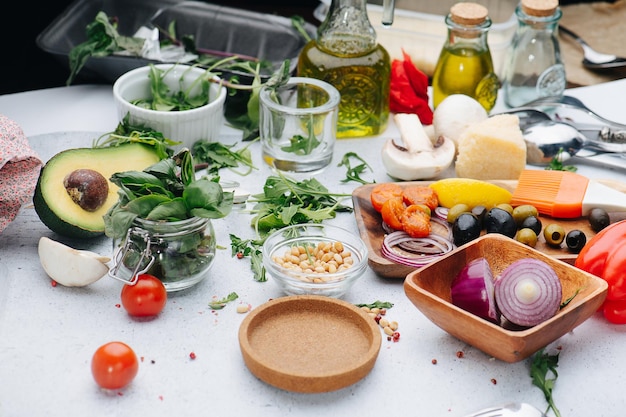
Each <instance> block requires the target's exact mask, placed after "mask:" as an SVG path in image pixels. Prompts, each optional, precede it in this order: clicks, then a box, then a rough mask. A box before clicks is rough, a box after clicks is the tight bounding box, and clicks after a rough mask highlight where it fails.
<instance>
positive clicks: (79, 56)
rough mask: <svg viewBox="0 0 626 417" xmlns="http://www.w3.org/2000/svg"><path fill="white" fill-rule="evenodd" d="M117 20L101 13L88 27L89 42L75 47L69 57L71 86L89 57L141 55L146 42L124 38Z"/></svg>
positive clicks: (68, 80) (68, 83) (69, 82)
mask: <svg viewBox="0 0 626 417" xmlns="http://www.w3.org/2000/svg"><path fill="white" fill-rule="evenodd" d="M117 24H118V21H117V18H109V17H108V16H107V14H106V13H104V12H102V11H100V12H98V14H96V18H95V20H94V21H93V22H91V23H89V24H88V25H87V29H86V31H87V40H86V41H85V42H83V43H80V44H78V45H76V46H75V47H73V48H72V49H71V50H70V53H69V55H68V58H69V67H70V75H69V77H68V79H67V81H66V84H67V85H68V86H69V85H71V84H72V82H74V79H75V78H76V75H77V74H78V73H79V72H80V70H81V69H82V68H83V67H84V66H85V63H86V62H87V60H88V59H89V57H92V56H93V57H103V56H108V55H111V54H113V53H114V52H117V51H123V50H126V51H129V52H131V53H133V52H134V53H135V54H136V55H139V54H140V53H141V49H142V48H143V44H144V42H145V40H144V39H143V38H135V37H127V36H122V35H120V34H119V33H118V32H117Z"/></svg>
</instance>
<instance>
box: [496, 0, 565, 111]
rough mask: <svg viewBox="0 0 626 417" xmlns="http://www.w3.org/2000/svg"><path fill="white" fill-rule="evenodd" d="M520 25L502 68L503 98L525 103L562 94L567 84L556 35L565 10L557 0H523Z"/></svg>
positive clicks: (509, 102) (509, 103) (513, 103)
mask: <svg viewBox="0 0 626 417" xmlns="http://www.w3.org/2000/svg"><path fill="white" fill-rule="evenodd" d="M515 13H516V15H517V19H518V22H519V23H518V27H517V30H516V32H515V35H514V36H513V41H512V45H511V49H510V50H509V53H508V54H507V56H506V58H505V64H504V71H503V87H502V89H503V94H504V102H505V104H506V105H507V106H509V107H518V106H522V105H524V104H526V103H528V102H529V101H532V100H535V99H537V98H539V97H545V96H561V95H563V92H564V91H565V87H566V84H567V81H566V77H565V66H564V65H563V62H562V60H561V52H560V47H559V40H558V38H557V36H556V30H557V28H558V23H559V20H560V19H561V16H562V12H561V9H560V8H559V2H558V0H522V1H521V3H520V4H519V5H518V6H517V8H516V10H515Z"/></svg>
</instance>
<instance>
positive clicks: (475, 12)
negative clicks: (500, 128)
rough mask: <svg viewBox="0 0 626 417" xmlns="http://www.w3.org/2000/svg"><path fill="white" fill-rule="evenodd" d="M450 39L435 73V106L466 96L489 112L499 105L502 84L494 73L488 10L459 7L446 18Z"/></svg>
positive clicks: (469, 5)
mask: <svg viewBox="0 0 626 417" xmlns="http://www.w3.org/2000/svg"><path fill="white" fill-rule="evenodd" d="M446 25H447V26H448V37H447V38H446V41H445V43H444V45H443V48H442V50H441V53H440V55H439V59H438V60H437V65H436V66H435V71H434V73H433V79H432V87H433V105H434V107H435V108H436V107H437V106H438V105H439V103H441V101H443V99H445V98H446V97H448V96H450V95H452V94H465V95H467V96H470V97H472V98H474V99H475V100H476V101H478V102H479V103H480V104H481V105H482V106H483V107H484V108H485V110H487V111H490V110H491V109H492V108H493V106H494V105H495V104H496V99H497V98H498V89H499V88H500V81H499V79H498V76H497V75H496V74H495V72H494V69H493V60H492V58H491V51H490V50H489V45H488V44H487V35H488V32H489V28H490V27H491V19H490V18H489V15H488V10H487V8H486V7H484V6H482V5H480V4H476V3H464V2H462V3H456V4H455V5H453V6H452V7H451V8H450V13H449V14H448V15H447V16H446Z"/></svg>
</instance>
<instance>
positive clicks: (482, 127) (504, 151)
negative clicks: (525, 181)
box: [455, 114, 526, 180]
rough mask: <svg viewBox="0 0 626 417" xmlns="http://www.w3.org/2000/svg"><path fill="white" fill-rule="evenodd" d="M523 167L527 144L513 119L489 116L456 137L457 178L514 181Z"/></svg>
mask: <svg viewBox="0 0 626 417" xmlns="http://www.w3.org/2000/svg"><path fill="white" fill-rule="evenodd" d="M525 167H526V142H524V138H523V136H522V132H521V130H520V127H519V118H518V117H517V116H516V115H512V114H499V115H495V116H491V117H489V118H487V119H485V120H483V121H481V122H477V123H473V124H471V125H470V126H468V127H467V128H466V129H465V130H464V131H463V132H462V133H461V135H460V136H459V143H458V155H457V159H456V161H455V170H456V175H457V177H462V178H474V179H477V180H516V179H518V177H519V176H520V174H521V172H522V170H524V168H525Z"/></svg>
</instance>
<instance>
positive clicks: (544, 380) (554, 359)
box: [530, 349, 561, 417]
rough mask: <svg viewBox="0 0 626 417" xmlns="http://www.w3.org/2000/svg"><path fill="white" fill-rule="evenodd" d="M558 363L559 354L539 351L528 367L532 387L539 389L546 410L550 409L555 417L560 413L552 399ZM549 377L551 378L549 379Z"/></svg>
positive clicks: (559, 416) (558, 416)
mask: <svg viewBox="0 0 626 417" xmlns="http://www.w3.org/2000/svg"><path fill="white" fill-rule="evenodd" d="M558 362H559V353H556V354H554V355H550V354H548V353H546V352H545V351H544V349H541V350H539V351H538V352H537V353H536V354H535V356H534V357H533V361H532V363H531V365H530V376H531V378H532V380H533V385H535V386H536V387H538V388H539V389H541V391H542V392H543V395H544V396H545V398H546V400H547V401H548V408H547V409H546V413H547V412H548V410H550V409H552V411H554V415H555V416H556V417H561V413H560V412H559V410H558V409H557V408H556V405H555V403H554V398H553V397H552V390H553V389H554V383H555V382H556V379H557V378H558V376H559V374H558V373H557V371H556V368H557V366H558ZM549 375H551V376H552V377H551V378H550V376H549Z"/></svg>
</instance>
